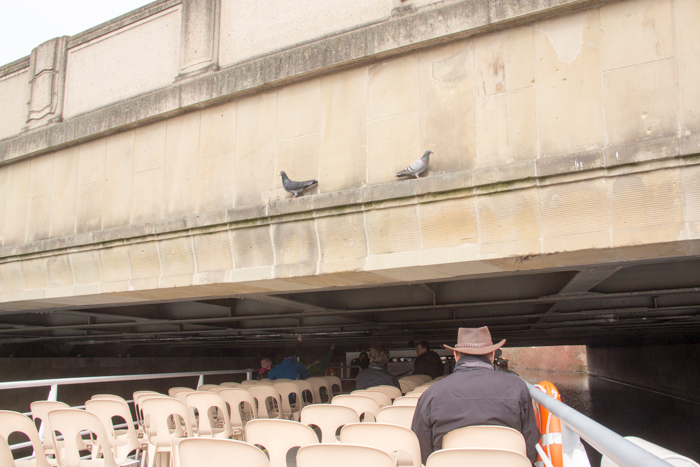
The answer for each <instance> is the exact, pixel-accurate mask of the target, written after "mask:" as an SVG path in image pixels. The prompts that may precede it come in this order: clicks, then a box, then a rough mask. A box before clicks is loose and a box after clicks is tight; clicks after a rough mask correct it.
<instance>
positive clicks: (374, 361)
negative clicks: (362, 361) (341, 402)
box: [355, 345, 401, 389]
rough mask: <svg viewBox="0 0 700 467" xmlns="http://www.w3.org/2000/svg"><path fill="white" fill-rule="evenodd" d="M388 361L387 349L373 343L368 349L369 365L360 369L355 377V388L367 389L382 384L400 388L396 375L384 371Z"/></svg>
mask: <svg viewBox="0 0 700 467" xmlns="http://www.w3.org/2000/svg"><path fill="white" fill-rule="evenodd" d="M388 362H389V350H388V349H387V348H386V347H384V346H383V345H373V346H372V347H371V348H370V349H369V366H368V367H367V368H364V369H362V370H360V372H359V373H358V374H357V378H355V389H367V388H370V387H373V386H381V385H383V384H386V385H389V386H396V387H397V388H399V389H401V385H400V384H399V380H398V379H396V376H394V375H392V374H391V373H389V372H388V371H386V364H387V363H388Z"/></svg>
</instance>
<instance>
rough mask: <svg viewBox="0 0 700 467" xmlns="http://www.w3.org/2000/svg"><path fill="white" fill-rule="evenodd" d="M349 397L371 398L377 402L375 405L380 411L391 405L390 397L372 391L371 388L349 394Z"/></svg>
mask: <svg viewBox="0 0 700 467" xmlns="http://www.w3.org/2000/svg"><path fill="white" fill-rule="evenodd" d="M350 395H354V396H366V397H371V398H372V399H374V400H375V401H376V402H377V405H379V408H380V409H381V408H382V407H386V406H387V405H391V397H389V396H388V395H386V394H385V393H383V392H380V391H374V390H373V389H372V388H370V389H359V390H357V391H353V392H351V393H350Z"/></svg>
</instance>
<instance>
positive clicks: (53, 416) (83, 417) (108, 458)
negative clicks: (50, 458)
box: [49, 409, 118, 467]
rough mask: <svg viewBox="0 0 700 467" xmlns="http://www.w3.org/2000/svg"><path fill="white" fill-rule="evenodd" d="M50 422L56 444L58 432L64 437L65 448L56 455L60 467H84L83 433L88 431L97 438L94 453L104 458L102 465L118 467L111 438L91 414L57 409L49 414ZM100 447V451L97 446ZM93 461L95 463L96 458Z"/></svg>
mask: <svg viewBox="0 0 700 467" xmlns="http://www.w3.org/2000/svg"><path fill="white" fill-rule="evenodd" d="M49 420H51V428H52V430H53V431H52V432H51V436H53V438H54V444H55V443H56V432H59V433H61V435H63V445H62V446H63V448H62V449H60V450H59V451H58V452H57V453H56V458H57V460H58V465H59V466H60V467H80V466H81V465H82V462H83V461H81V459H80V450H81V449H82V448H81V444H82V442H80V441H79V440H81V439H82V436H81V434H80V433H81V431H84V430H87V431H90V432H91V433H93V434H94V435H95V437H96V439H94V441H93V453H96V452H100V453H101V454H102V457H103V462H102V465H103V466H104V467H117V465H118V464H117V463H116V461H115V460H114V453H113V451H112V446H111V444H110V442H109V441H110V438H109V436H108V435H107V432H106V430H105V427H104V425H103V424H102V422H101V421H100V419H99V418H98V417H97V416H96V415H95V414H92V413H90V412H86V411H85V410H78V409H55V410H52V411H50V412H49ZM96 445H99V446H100V448H99V449H95V446H96ZM91 460H93V461H95V460H98V459H95V458H94V457H92V458H91Z"/></svg>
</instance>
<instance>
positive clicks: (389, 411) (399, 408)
mask: <svg viewBox="0 0 700 467" xmlns="http://www.w3.org/2000/svg"><path fill="white" fill-rule="evenodd" d="M415 412H416V407H415V406H412V405H390V406H387V407H382V408H381V409H379V413H378V414H377V423H392V424H394V425H400V426H402V427H405V428H408V429H409V430H410V429H411V423H413V414H414V413H415Z"/></svg>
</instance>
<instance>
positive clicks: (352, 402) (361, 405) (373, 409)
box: [331, 394, 379, 422]
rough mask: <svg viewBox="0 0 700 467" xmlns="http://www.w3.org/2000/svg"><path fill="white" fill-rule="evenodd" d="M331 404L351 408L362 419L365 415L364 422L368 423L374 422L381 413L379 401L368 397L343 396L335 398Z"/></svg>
mask: <svg viewBox="0 0 700 467" xmlns="http://www.w3.org/2000/svg"><path fill="white" fill-rule="evenodd" d="M331 404H333V405H344V406H345V407H350V408H351V409H354V410H355V412H357V415H359V416H360V417H362V414H365V417H364V421H366V422H373V421H374V420H375V419H376V418H377V414H378V413H379V404H377V401H375V400H374V399H372V398H371V397H367V396H354V395H352V394H350V395H344V394H341V395H340V396H335V397H334V398H333V400H332V401H331Z"/></svg>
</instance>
